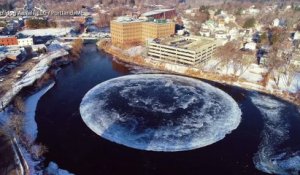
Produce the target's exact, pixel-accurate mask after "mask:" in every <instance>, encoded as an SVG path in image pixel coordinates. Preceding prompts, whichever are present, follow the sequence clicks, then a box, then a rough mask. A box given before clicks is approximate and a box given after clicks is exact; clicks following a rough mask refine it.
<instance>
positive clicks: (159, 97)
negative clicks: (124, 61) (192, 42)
mask: <svg viewBox="0 0 300 175" xmlns="http://www.w3.org/2000/svg"><path fill="white" fill-rule="evenodd" d="M80 113H81V116H82V119H83V121H84V122H85V123H86V125H87V126H88V127H89V128H90V129H91V130H92V131H94V132H95V133H96V134H98V135H100V136H101V137H103V138H105V139H107V140H110V141H112V142H116V143H118V144H122V145H125V146H128V147H131V148H136V149H140V150H149V151H164V152H175V151H185V150H192V149H197V148H201V147H204V146H207V145H211V144H213V143H215V142H217V141H219V140H222V139H223V138H224V137H225V136H226V134H229V133H231V132H232V130H234V129H236V128H237V127H238V125H239V123H240V120H241V110H240V109H239V106H238V104H237V103H236V102H235V101H234V100H233V99H232V98H231V97H230V96H229V95H228V94H226V93H225V92H223V91H221V90H220V89H218V88H215V87H213V86H211V85H209V84H207V83H204V82H202V81H199V80H195V79H192V78H186V77H181V76H175V75H163V74H140V75H128V76H124V77H119V78H115V79H111V80H109V81H106V82H103V83H101V84H99V85H97V86H96V87H94V88H93V89H91V90H90V91H89V92H88V93H87V94H86V95H85V97H84V98H83V100H82V102H81V105H80Z"/></svg>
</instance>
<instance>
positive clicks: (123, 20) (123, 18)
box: [114, 16, 169, 24]
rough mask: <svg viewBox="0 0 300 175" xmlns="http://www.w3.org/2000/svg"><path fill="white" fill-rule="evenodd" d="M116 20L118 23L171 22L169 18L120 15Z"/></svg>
mask: <svg viewBox="0 0 300 175" xmlns="http://www.w3.org/2000/svg"><path fill="white" fill-rule="evenodd" d="M114 21H115V22H118V23H134V22H152V23H158V24H165V23H168V22H169V20H165V19H153V18H134V17H131V16H120V17H117V18H116V19H115V20H114Z"/></svg>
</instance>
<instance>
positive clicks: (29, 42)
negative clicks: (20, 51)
mask: <svg viewBox="0 0 300 175" xmlns="http://www.w3.org/2000/svg"><path fill="white" fill-rule="evenodd" d="M18 45H19V46H32V45H33V39H32V38H22V39H18Z"/></svg>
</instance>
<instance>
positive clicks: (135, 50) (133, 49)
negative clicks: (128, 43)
mask: <svg viewBox="0 0 300 175" xmlns="http://www.w3.org/2000/svg"><path fill="white" fill-rule="evenodd" d="M145 50H146V48H145V47H143V46H136V47H131V48H130V49H128V50H126V51H125V52H126V53H127V54H128V55H129V56H131V57H134V56H137V55H142V54H143V53H144V52H145Z"/></svg>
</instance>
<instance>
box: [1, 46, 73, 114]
mask: <svg viewBox="0 0 300 175" xmlns="http://www.w3.org/2000/svg"><path fill="white" fill-rule="evenodd" d="M68 54H69V53H68V52H67V51H66V50H64V49H61V50H57V51H54V52H50V53H47V54H45V55H42V56H40V57H39V60H40V62H39V63H37V64H36V65H35V66H34V67H33V68H32V70H30V71H29V72H28V73H27V74H26V75H25V76H24V77H23V78H22V79H21V80H19V81H17V82H16V83H15V84H14V85H12V88H11V89H10V90H8V91H7V92H6V93H5V94H4V96H2V97H0V111H2V110H3V109H4V108H5V107H6V106H7V105H8V104H9V103H10V102H11V101H12V99H13V98H14V97H15V96H16V95H17V94H18V93H19V92H20V91H21V90H22V89H23V88H24V87H27V86H30V85H32V84H33V83H34V82H35V81H36V80H38V79H40V78H41V77H42V76H43V75H44V74H45V73H46V72H47V70H48V69H49V68H50V64H51V62H52V61H53V60H55V59H56V58H59V57H63V56H66V55H68Z"/></svg>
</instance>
